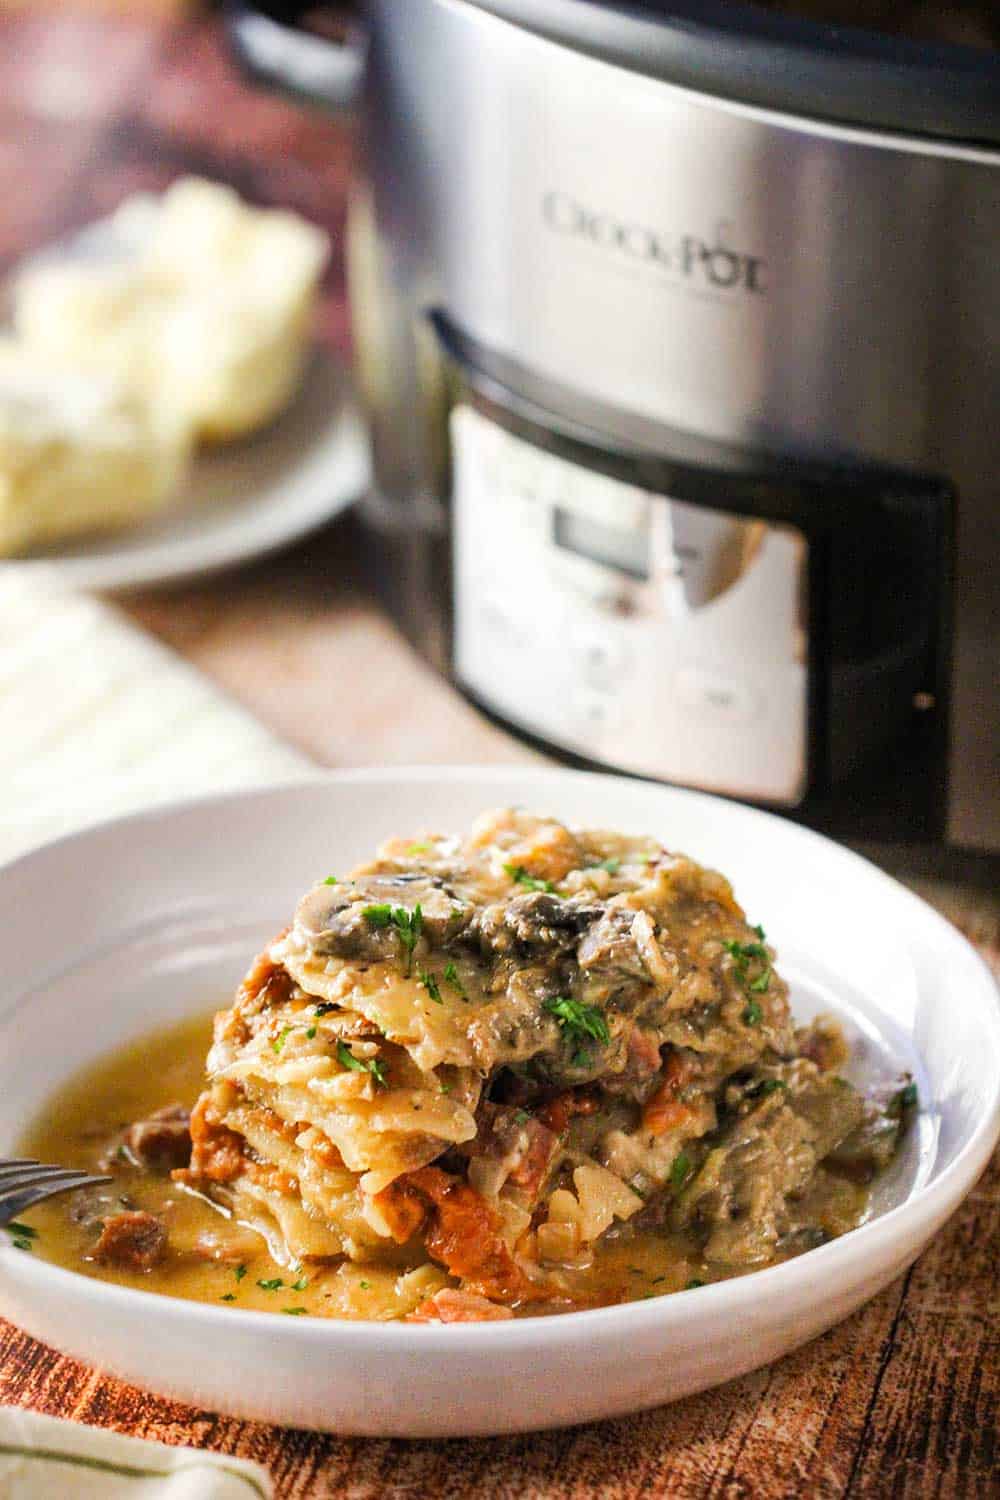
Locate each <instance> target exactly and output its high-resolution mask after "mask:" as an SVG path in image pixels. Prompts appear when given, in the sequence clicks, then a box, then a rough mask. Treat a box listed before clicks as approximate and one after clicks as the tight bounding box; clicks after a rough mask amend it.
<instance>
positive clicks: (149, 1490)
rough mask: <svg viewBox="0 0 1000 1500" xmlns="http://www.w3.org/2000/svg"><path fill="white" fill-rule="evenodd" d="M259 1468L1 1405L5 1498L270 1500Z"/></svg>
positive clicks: (0, 1479) (0, 1476) (0, 1466)
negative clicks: (255, 1498)
mask: <svg viewBox="0 0 1000 1500" xmlns="http://www.w3.org/2000/svg"><path fill="white" fill-rule="evenodd" d="M273 1493H274V1491H273V1488H272V1485H271V1481H270V1479H269V1477H268V1474H267V1471H266V1470H265V1469H262V1468H261V1467H260V1465H259V1464H252V1463H248V1462H246V1460H244V1459H240V1458H229V1457H227V1456H226V1455H225V1454H221V1453H204V1452H201V1451H199V1450H197V1449H195V1448H170V1447H168V1446H167V1444H166V1443H149V1442H146V1441H145V1440H144V1439H143V1438H133V1437H123V1436H122V1435H121V1434H120V1433H117V1432H107V1431H105V1430H104V1429H103V1428H100V1427H84V1426H82V1425H81V1423H79V1422H64V1421H62V1420H61V1418H58V1417H44V1416H42V1415H41V1414H40V1413H38V1412H33V1411H22V1410H21V1409H20V1408H17V1407H12V1406H4V1407H0V1496H2V1497H3V1500H56V1497H57V1496H58V1497H59V1500H254V1497H255V1496H256V1497H257V1500H270V1497H271V1495H273Z"/></svg>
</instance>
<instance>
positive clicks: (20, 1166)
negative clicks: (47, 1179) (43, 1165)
mask: <svg viewBox="0 0 1000 1500" xmlns="http://www.w3.org/2000/svg"><path fill="white" fill-rule="evenodd" d="M38 1165H39V1163H38V1162H37V1161H36V1160H35V1158H34V1157H33V1156H24V1157H20V1156H18V1157H14V1158H9V1157H8V1158H7V1159H5V1160H2V1161H0V1182H2V1181H3V1180H4V1178H6V1177H10V1176H11V1175H12V1174H13V1173H15V1172H23V1171H24V1168H25V1167H37V1166H38Z"/></svg>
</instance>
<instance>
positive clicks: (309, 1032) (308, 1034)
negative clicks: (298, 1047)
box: [306, 1026, 316, 1042]
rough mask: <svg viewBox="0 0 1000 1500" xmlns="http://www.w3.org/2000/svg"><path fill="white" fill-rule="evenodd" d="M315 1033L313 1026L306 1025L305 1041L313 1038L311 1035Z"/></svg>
mask: <svg viewBox="0 0 1000 1500" xmlns="http://www.w3.org/2000/svg"><path fill="white" fill-rule="evenodd" d="M315 1035H316V1028H315V1026H307V1027H306V1041H307V1042H311V1041H312V1039H313V1037H314V1036H315Z"/></svg>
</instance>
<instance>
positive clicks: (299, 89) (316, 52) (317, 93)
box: [226, 3, 366, 109]
mask: <svg viewBox="0 0 1000 1500" xmlns="http://www.w3.org/2000/svg"><path fill="white" fill-rule="evenodd" d="M280 9H281V11H282V12H283V13H284V12H288V13H290V17H291V19H294V17H295V15H296V14H297V13H298V12H299V11H301V10H303V9H305V7H304V6H294V5H293V6H283V7H280ZM226 30H227V32H228V35H229V41H230V45H231V46H232V48H233V51H234V53H235V55H236V58H237V60H238V61H239V63H240V65H241V67H242V68H243V69H244V71H245V72H246V73H248V74H249V75H250V77H251V78H253V79H254V80H255V81H256V82H257V83H262V84H263V85H264V86H265V87H266V88H271V89H277V90H279V91H280V92H281V93H283V94H289V95H291V96H292V97H293V98H295V99H299V100H302V101H304V102H305V103H307V104H313V105H318V106H320V107H321V108H323V109H347V108H349V107H350V106H351V105H352V104H354V103H355V101H356V99H357V97H358V94H359V92H360V89H361V79H362V76H363V73H364V65H365V42H366V38H365V32H364V29H363V27H361V26H360V25H358V24H357V23H356V22H347V23H346V24H345V27H344V37H343V40H342V41H334V40H333V38H331V37H325V36H319V35H317V34H316V33H315V32H310V31H300V30H298V29H297V28H296V27H295V26H294V25H293V24H289V22H288V21H286V20H285V19H284V15H283V18H282V19H280V20H279V19H278V18H277V17H276V16H274V15H268V14H267V12H266V11H264V10H260V9H257V8H255V7H254V6H252V5H245V4H242V3H234V4H229V5H227V6H226Z"/></svg>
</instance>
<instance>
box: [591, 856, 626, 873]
mask: <svg viewBox="0 0 1000 1500" xmlns="http://www.w3.org/2000/svg"><path fill="white" fill-rule="evenodd" d="M621 867H622V862H621V860H620V859H618V858H617V857H615V858H613V859H599V860H598V861H597V864H596V865H591V869H593V870H607V872H608V874H609V875H617V874H618V871H619V870H620V869H621Z"/></svg>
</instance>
